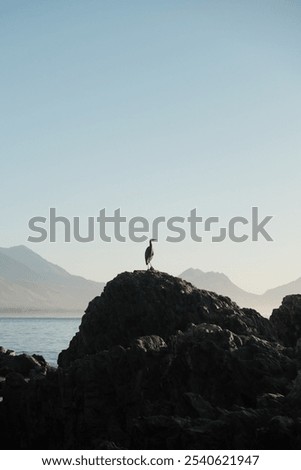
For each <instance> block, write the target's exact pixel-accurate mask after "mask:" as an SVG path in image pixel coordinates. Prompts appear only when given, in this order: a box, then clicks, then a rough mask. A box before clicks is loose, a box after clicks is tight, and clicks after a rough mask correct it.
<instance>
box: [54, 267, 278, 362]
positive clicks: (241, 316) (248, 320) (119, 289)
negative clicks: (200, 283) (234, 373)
mask: <svg viewBox="0 0 301 470" xmlns="http://www.w3.org/2000/svg"><path fill="white" fill-rule="evenodd" d="M204 322H205V323H206V322H207V323H213V324H216V325H219V326H221V327H222V328H228V329H230V330H231V331H233V332H234V333H236V334H246V335H251V334H254V335H256V336H258V337H262V338H266V339H269V340H274V339H275V338H276V333H275V331H274V330H273V328H272V326H271V325H270V323H269V321H268V320H267V319H266V318H263V317H262V316H261V315H260V314H259V313H257V312H255V310H251V309H240V308H239V307H238V306H237V305H236V304H235V303H234V302H232V301H231V300H230V299H229V298H228V297H222V296H220V295H217V294H215V293H214V292H209V291H204V290H199V289H197V288H196V287H194V286H192V284H190V283H188V282H185V281H183V280H182V279H179V278H175V277H173V276H170V275H168V274H166V273H161V272H157V271H134V272H133V273H127V272H125V273H122V274H119V275H118V276H117V277H116V278H115V279H113V281H111V282H109V283H108V284H107V285H106V287H105V289H104V292H103V293H102V295H101V296H100V297H96V298H95V299H94V300H93V301H92V302H90V304H89V306H88V308H87V310H86V313H85V315H84V316H83V318H82V323H81V325H80V330H79V333H78V334H77V335H76V336H75V337H74V338H73V339H72V341H71V343H70V346H69V348H68V350H67V351H63V352H62V353H61V354H60V357H59V365H61V366H67V365H69V364H70V362H72V360H74V359H76V358H80V357H83V356H84V355H85V354H94V353H97V352H99V351H102V350H103V349H108V348H109V347H111V346H114V345H116V344H120V345H122V346H124V347H126V346H128V345H129V344H130V342H131V341H132V340H133V339H135V338H137V337H139V336H146V335H153V334H154V335H159V336H161V337H162V338H163V339H167V338H168V337H169V336H170V335H172V334H174V333H175V332H177V331H178V330H182V331H183V330H185V329H186V328H187V327H188V325H189V324H190V323H195V324H198V323H204Z"/></svg>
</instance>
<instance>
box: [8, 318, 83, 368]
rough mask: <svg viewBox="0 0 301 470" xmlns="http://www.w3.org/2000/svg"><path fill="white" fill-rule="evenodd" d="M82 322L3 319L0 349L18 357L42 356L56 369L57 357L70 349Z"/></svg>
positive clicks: (45, 319)
mask: <svg viewBox="0 0 301 470" xmlns="http://www.w3.org/2000/svg"><path fill="white" fill-rule="evenodd" d="M80 322H81V318H58V317H56V318H19V317H0V346H3V347H4V348H6V349H12V350H14V351H15V352H16V353H17V354H20V353H27V354H41V355H42V356H44V358H45V359H46V361H47V362H48V363H49V364H51V365H53V366H56V365H57V357H58V354H59V353H60V352H61V351H62V349H66V348H68V346H69V342H70V340H71V339H72V338H73V336H74V335H75V333H76V332H77V331H78V327H79V325H80Z"/></svg>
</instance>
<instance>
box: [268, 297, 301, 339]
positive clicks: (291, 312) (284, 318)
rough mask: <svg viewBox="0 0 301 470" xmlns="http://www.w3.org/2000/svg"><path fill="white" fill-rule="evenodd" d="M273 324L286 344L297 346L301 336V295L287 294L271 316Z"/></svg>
mask: <svg viewBox="0 0 301 470" xmlns="http://www.w3.org/2000/svg"><path fill="white" fill-rule="evenodd" d="M270 321H271V324H272V325H273V326H274V328H275V329H276V331H277V334H278V336H279V338H280V340H281V341H282V342H283V344H285V345H286V346H295V345H296V343H297V340H298V339H299V338H301V295H299V294H296V295H287V296H286V297H284V299H283V301H282V304H281V306H280V307H279V308H277V309H274V310H273V313H272V315H271V317H270Z"/></svg>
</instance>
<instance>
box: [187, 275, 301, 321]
mask: <svg viewBox="0 0 301 470" xmlns="http://www.w3.org/2000/svg"><path fill="white" fill-rule="evenodd" d="M179 277H180V278H182V279H184V280H186V281H188V282H190V283H191V284H193V285H195V286H196V287H198V288H199V289H208V290H212V291H214V292H218V293H219V294H221V295H226V296H228V297H230V298H231V299H232V300H234V301H235V302H237V303H238V305H239V306H241V307H245V308H254V309H255V310H257V311H259V312H260V313H262V314H263V315H264V316H267V315H270V314H271V313H272V311H273V309H274V308H277V307H278V305H279V304H280V303H281V301H282V299H283V297H285V296H286V295H291V294H299V293H300V292H301V277H300V278H298V279H296V280H295V281H292V282H289V283H286V284H283V285H280V286H276V287H274V288H271V289H268V290H267V291H265V292H264V293H263V294H254V293H252V292H248V291H245V290H244V289H242V288H240V287H238V286H237V285H236V284H234V283H233V282H232V281H231V280H230V278H229V277H228V276H226V275H225V274H224V273H219V272H214V271H210V272H204V271H202V270H201V269H198V268H188V269H186V270H185V271H183V272H182V273H181V274H179Z"/></svg>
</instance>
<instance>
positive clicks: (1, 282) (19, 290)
mask: <svg viewBox="0 0 301 470" xmlns="http://www.w3.org/2000/svg"><path fill="white" fill-rule="evenodd" d="M179 277H181V278H182V279H185V280H186V281H189V282H191V283H192V284H193V285H195V286H196V287H198V288H199V289H205V290H211V291H214V292H217V293H218V294H221V295H226V296H228V297H230V298H231V299H232V300H234V301H235V302H236V303H237V304H238V305H239V306H240V307H251V308H254V309H256V310H257V311H259V312H260V313H261V314H263V315H265V316H269V315H270V314H271V313H272V310H273V308H276V307H278V306H279V305H280V304H281V301H282V299H283V297H284V296H285V295H288V294H298V293H301V278H299V279H297V280H296V281H294V282H290V283H289V284H285V285H283V286H279V287H276V288H274V289H270V290H268V291H266V292H265V293H264V294H262V295H257V294H253V293H251V292H247V291H245V290H243V289H240V288H239V287H238V286H236V285H235V284H234V283H233V282H232V281H231V280H230V279H229V278H228V277H227V276H226V275H225V274H222V273H217V272H203V271H201V270H200V269H192V268H190V269H187V270H186V271H184V272H183V273H181V274H180V275H179ZM104 285H105V283H103V282H95V281H89V280H87V279H85V278H83V277H80V276H73V275H72V274H70V273H68V272H67V271H65V270H64V269H63V268H61V267H60V266H57V265H55V264H53V263H50V262H49V261H46V260H45V259H44V258H42V257H41V256H39V255H38V254H37V253H35V252H34V251H32V250H30V249H29V248H26V247H25V246H23V245H21V246H15V247H12V248H0V314H1V313H2V314H7V313H11V314H14V313H20V312H28V311H29V312H39V313H43V312H44V313H53V314H60V313H61V314H63V313H67V312H73V313H76V312H77V314H79V315H82V313H83V311H84V310H85V309H86V307H87V305H88V303H89V302H90V300H92V299H93V298H94V297H96V296H97V295H99V294H100V293H101V292H102V290H103V288H104Z"/></svg>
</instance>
